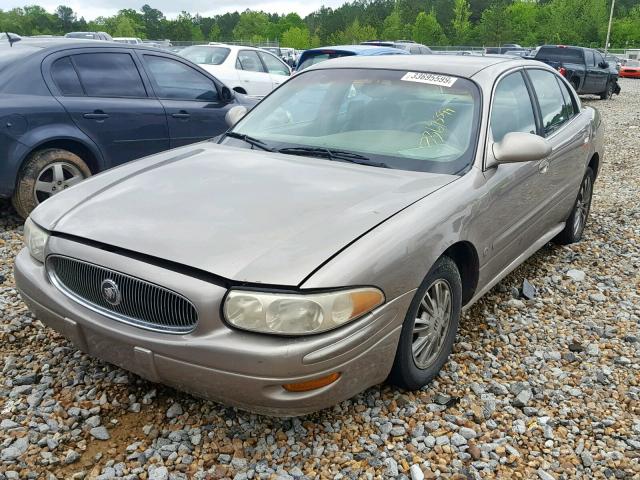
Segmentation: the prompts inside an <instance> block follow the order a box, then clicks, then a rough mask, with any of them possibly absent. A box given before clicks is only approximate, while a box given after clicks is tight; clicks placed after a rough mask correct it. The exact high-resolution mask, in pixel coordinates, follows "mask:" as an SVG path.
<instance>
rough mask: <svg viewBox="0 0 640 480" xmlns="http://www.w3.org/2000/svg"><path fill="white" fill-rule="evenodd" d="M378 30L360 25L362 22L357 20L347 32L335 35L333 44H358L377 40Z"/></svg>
mask: <svg viewBox="0 0 640 480" xmlns="http://www.w3.org/2000/svg"><path fill="white" fill-rule="evenodd" d="M376 36H377V35H376V29H375V28H373V27H372V26H371V25H360V21H359V20H358V19H357V18H356V19H355V20H354V21H353V23H352V24H351V25H349V26H348V27H347V28H346V30H345V31H343V32H342V31H341V32H337V33H335V34H334V35H333V36H332V37H331V38H332V41H331V43H335V44H343V45H347V44H358V43H360V42H364V41H366V40H371V39H373V38H376Z"/></svg>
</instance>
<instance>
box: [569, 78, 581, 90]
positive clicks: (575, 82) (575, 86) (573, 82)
mask: <svg viewBox="0 0 640 480" xmlns="http://www.w3.org/2000/svg"><path fill="white" fill-rule="evenodd" d="M571 86H572V87H573V89H574V90H575V91H576V92H577V91H578V89H579V88H580V80H579V79H577V78H573V79H572V80H571Z"/></svg>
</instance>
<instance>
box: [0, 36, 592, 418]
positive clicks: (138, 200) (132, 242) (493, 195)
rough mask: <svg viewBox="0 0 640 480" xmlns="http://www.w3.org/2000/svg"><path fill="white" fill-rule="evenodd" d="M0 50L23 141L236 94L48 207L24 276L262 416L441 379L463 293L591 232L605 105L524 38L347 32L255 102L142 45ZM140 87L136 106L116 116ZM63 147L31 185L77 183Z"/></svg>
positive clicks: (137, 144) (44, 305)
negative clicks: (590, 98)
mask: <svg viewBox="0 0 640 480" xmlns="http://www.w3.org/2000/svg"><path fill="white" fill-rule="evenodd" d="M361 47H362V48H377V47H365V46H361ZM21 49H22V50H21ZM7 50H10V49H7ZM89 50H91V52H89ZM395 50H396V51H398V52H400V51H401V50H399V49H395ZM18 52H22V53H18ZM89 53H91V54H90V55H89ZM27 54H28V55H27ZM230 54H231V52H229V54H228V55H230ZM83 55H85V56H84V57H83ZM96 55H100V56H101V57H100V58H96ZM256 55H257V58H258V59H260V58H261V57H260V55H259V53H258V54H256ZM0 58H2V60H1V61H2V62H4V65H7V62H8V61H15V60H16V58H18V59H19V60H18V65H15V66H13V65H12V66H11V68H9V69H7V68H2V66H0V85H2V88H3V95H4V91H5V90H4V89H8V94H9V95H13V94H14V93H15V92H20V93H19V94H20V102H19V103H18V102H15V103H14V104H12V106H11V108H10V109H7V110H4V111H3V112H7V113H4V115H9V117H5V118H4V121H3V125H4V124H10V125H11V127H7V128H4V127H3V131H2V132H3V133H2V134H3V135H4V137H5V138H8V137H11V138H12V139H14V140H15V141H14V140H12V142H13V143H12V145H14V148H15V145H16V142H18V143H21V142H22V141H24V142H25V143H26V144H29V145H33V144H34V143H37V142H33V141H31V140H30V136H29V135H30V133H31V132H32V131H38V130H46V128H45V126H44V125H39V123H41V122H44V121H48V122H49V123H50V124H51V122H50V118H51V116H52V115H60V116H65V115H66V116H68V117H69V118H71V119H73V121H74V122H75V123H76V124H79V125H82V124H84V123H85V122H88V123H89V125H90V127H89V128H96V129H98V128H101V127H103V126H105V125H107V126H108V127H107V128H106V135H109V138H108V140H107V142H106V144H107V145H109V146H112V147H113V148H114V149H116V150H115V151H114V153H113V155H112V156H111V157H110V158H111V159H112V160H114V161H115V163H119V162H120V161H121V160H122V159H123V158H124V156H126V155H127V154H128V153H129V152H130V150H131V149H135V148H140V149H143V148H146V147H145V145H147V143H157V142H162V141H164V142H165V146H166V145H169V146H172V145H173V143H172V142H173V133H172V128H176V129H177V130H176V135H177V137H178V139H179V141H180V142H183V143H189V142H191V141H192V140H194V138H193V137H192V129H191V128H188V127H185V128H184V129H183V127H184V124H182V123H181V122H183V121H188V118H185V117H184V116H183V114H182V113H181V112H182V110H183V109H184V111H185V113H187V112H189V113H191V112H194V113H195V112H200V111H201V110H206V109H217V111H220V112H222V111H224V110H228V112H227V114H226V119H227V121H228V123H229V125H230V127H231V128H230V130H228V131H227V132H226V133H225V134H224V135H222V136H220V137H219V138H218V139H217V140H216V141H210V142H202V143H198V144H194V145H186V146H182V147H181V148H177V149H173V150H170V151H167V152H164V153H160V154H156V155H152V156H149V157H146V158H144V159H141V160H138V161H135V162H131V163H129V164H127V165H123V166H121V167H120V168H117V169H112V170H110V171H108V172H105V173H103V174H102V175H99V176H95V177H93V178H90V179H88V180H87V181H84V182H82V183H81V184H79V185H76V186H73V188H70V189H67V190H66V191H64V192H63V193H61V194H59V195H55V196H54V197H53V198H51V199H50V200H48V201H47V202H45V203H43V204H41V205H39V206H38V207H37V208H36V209H35V210H34V211H33V212H32V213H31V215H30V217H29V218H28V220H27V222H26V223H25V244H26V247H25V248H24V249H23V250H22V251H21V252H20V254H19V255H18V256H17V259H16V265H15V279H16V285H17V287H18V289H19V291H20V292H21V295H22V298H23V299H24V301H25V302H26V303H27V304H28V305H29V307H30V308H31V310H32V311H33V312H34V314H35V315H36V316H37V318H38V319H39V320H41V321H42V322H44V323H45V324H47V325H49V326H50V327H51V328H54V329H56V330H57V331H59V332H60V333H61V334H62V335H64V336H66V337H67V338H68V339H70V340H71V341H72V342H73V343H74V344H75V345H76V346H77V347H78V348H79V349H81V350H82V351H83V352H85V353H87V354H90V355H93V356H96V357H100V358H102V359H104V360H105V361H108V362H111V363H113V364H115V365H119V366H120V367H122V368H125V369H127V370H130V371H132V372H135V373H136V374H138V375H141V376H143V377H145V378H148V379H150V380H152V381H154V382H162V383H165V384H168V385H172V386H174V387H176V388H179V389H183V390H186V391H189V392H191V393H194V394H196V395H200V396H203V397H207V398H210V399H212V400H215V401H220V402H224V403H227V404H231V405H235V406H238V407H240V408H244V409H248V410H252V411H257V412H260V413H265V414H270V415H274V414H275V415H284V416H291V415H299V414H304V413H308V412H311V411H314V410H318V409H321V408H324V407H328V406H331V405H333V404H335V403H336V402H340V401H342V400H345V399H347V398H349V397H351V396H353V395H355V394H357V393H358V392H360V391H362V390H364V389H365V388H367V387H369V386H372V385H374V384H376V383H379V382H382V381H385V380H389V381H390V382H392V383H393V384H395V385H398V386H400V387H402V388H404V389H410V390H414V389H420V388H422V387H423V386H424V385H425V384H427V383H428V382H430V381H431V380H432V379H433V378H435V377H436V376H437V375H438V372H439V371H440V369H441V368H442V367H443V365H444V364H445V362H446V361H447V358H448V356H449V353H450V352H451V350H452V347H453V344H454V342H455V339H456V332H457V329H458V325H459V321H460V317H461V312H462V310H463V309H465V308H468V307H470V306H471V305H473V304H474V302H476V301H477V300H478V299H479V298H481V297H482V296H483V295H484V293H485V292H487V291H488V290H489V289H490V288H492V287H493V286H494V285H495V284H496V283H497V282H498V281H500V280H501V279H502V278H504V277H505V276H506V275H507V274H509V273H510V272H511V271H512V270H513V269H515V268H516V267H517V266H518V265H519V264H521V263H522V262H523V261H525V260H526V259H527V258H528V257H529V256H531V255H532V254H533V253H535V252H536V251H537V250H538V249H539V248H540V247H542V246H543V245H545V244H547V243H548V242H549V241H551V240H553V241H555V242H557V243H559V244H568V243H573V242H577V241H579V240H580V239H581V237H582V235H583V231H584V229H585V224H586V222H587V219H588V215H589V210H590V204H591V198H592V192H593V186H594V182H595V181H596V179H597V176H598V172H599V170H600V168H601V164H602V162H603V157H602V155H603V141H604V138H603V131H604V129H603V126H602V121H601V118H600V116H599V114H598V113H597V111H596V110H595V109H593V108H590V107H584V106H582V105H581V103H580V99H579V97H578V96H577V95H576V92H575V91H574V89H573V87H572V86H571V85H570V83H569V82H568V80H567V78H565V77H564V76H562V75H561V74H560V73H559V72H558V71H557V70H556V69H554V68H552V67H551V66H549V65H546V64H544V63H542V62H539V61H534V60H524V59H520V58H515V57H506V56H462V55H457V56H456V55H451V56H435V55H420V56H406V55H355V54H352V55H347V56H346V57H343V58H338V59H335V60H331V61H324V62H319V63H316V64H314V65H310V66H308V68H304V69H302V70H301V71H299V73H297V74H296V75H294V76H292V77H291V79H290V80H288V81H287V82H286V83H284V84H283V85H282V86H281V87H280V88H278V89H276V90H275V91H274V92H273V93H272V94H270V95H269V96H267V97H266V98H264V99H263V100H262V101H261V102H260V103H258V104H257V105H256V106H255V107H254V108H253V109H251V110H250V111H248V112H247V110H248V107H247V106H245V105H239V104H238V102H239V100H238V99H239V98H242V97H237V96H236V97H233V96H231V95H230V90H229V89H227V90H226V91H225V89H224V88H225V87H221V86H220V84H219V83H218V82H217V80H215V79H213V78H212V77H210V76H209V75H208V74H206V73H205V72H204V71H202V70H200V69H199V68H198V67H195V66H192V64H190V63H188V62H187V60H185V59H178V58H176V57H175V56H174V55H171V54H169V53H164V54H160V53H158V51H157V50H151V49H145V48H144V47H139V46H125V45H122V46H120V47H119V48H116V47H114V46H112V45H106V46H104V45H103V46H91V47H85V44H83V45H77V46H75V47H73V48H71V47H69V46H65V47H64V48H61V47H59V46H58V47H55V48H52V47H47V48H44V47H36V46H29V45H23V46H21V47H20V48H18V47H15V46H14V48H13V49H12V50H10V53H9V54H7V53H6V52H4V51H3V57H0ZM114 64H117V68H118V72H119V73H118V75H117V76H116V75H114V74H113V71H112V70H110V69H111V68H112V67H111V65H114ZM41 65H42V72H43V73H42V75H36V74H35V73H34V72H38V71H39V68H40V66H41ZM7 71H9V73H7ZM185 71H187V72H189V73H188V75H187V77H188V79H189V80H188V81H186V80H185V76H184V72H185ZM27 73H29V75H27ZM118 77H119V78H118ZM105 78H109V79H110V80H113V79H115V80H116V81H115V82H114V83H113V84H112V83H110V82H104V81H101V80H103V79H105ZM124 87H126V93H127V97H128V98H127V99H126V100H124V101H119V95H120V94H121V93H122V92H121V89H123V88H124ZM27 92H28V93H27ZM94 95H95V96H94ZM185 97H186V98H185ZM5 98H8V97H5ZM114 99H115V101H114ZM185 101H186V102H187V103H186V104H185V103H184V102H185ZM58 102H62V103H63V105H64V107H61V106H60V105H59V104H58ZM5 104H6V101H5V99H3V101H2V102H0V105H3V107H1V108H4V105H5ZM130 104H134V108H135V109H136V110H137V111H138V114H137V115H142V116H144V121H141V122H140V123H135V122H136V118H134V117H133V116H130V117H118V118H117V121H116V122H113V121H112V120H114V118H115V117H114V116H116V115H120V114H121V113H122V114H124V115H127V112H129V110H127V109H128V108H130ZM154 105H156V106H158V107H159V108H158V109H157V110H156V109H155V108H156V107H155V106H154ZM231 106H233V107H232V108H229V107H231ZM163 108H164V109H166V111H167V112H168V113H169V112H174V113H169V114H168V115H166V116H165V115H164V113H163ZM14 112H19V113H18V114H16V113H14ZM194 113H191V114H192V115H193V114H194ZM12 115H13V116H12ZM87 115H88V116H87ZM167 121H168V122H169V129H168V132H167V133H160V131H158V130H156V128H158V126H159V125H161V124H165V125H166V123H165V122H167ZM62 123H63V124H64V125H66V124H65V123H64V122H62ZM67 123H69V122H67ZM32 124H35V125H32ZM99 124H100V127H99V126H98V125H99ZM56 125H57V124H56ZM120 125H122V126H123V128H127V131H126V132H120V133H119V136H116V135H115V133H116V129H118V128H120ZM40 126H41V127H43V128H38V127H40ZM172 126H173V127H172ZM56 128H57V127H56ZM163 135H167V136H168V137H169V138H168V139H166V140H164V137H163ZM87 136H88V135H87ZM59 148H61V147H60V146H56V147H55V148H54V149H53V151H54V152H55V150H57V149H59ZM87 148H88V147H87ZM47 155H54V153H51V149H48V150H47V152H45V153H44V154H42V155H41V157H39V158H40V159H41V161H42V163H37V164H36V165H37V166H40V165H44V164H45V163H44V162H46V161H47ZM6 157H7V156H6V155H5V154H4V152H2V154H0V158H6ZM27 158H30V157H27ZM65 162H66V163H62V162H61V165H60V168H53V169H52V171H51V174H50V175H51V176H49V177H47V178H44V179H37V178H36V176H35V175H36V174H35V173H34V172H36V171H37V170H38V169H37V168H31V169H28V175H30V177H29V178H31V182H32V183H31V184H30V185H31V187H32V188H33V186H34V185H35V186H36V188H38V185H40V186H42V187H43V188H45V187H46V188H47V189H49V191H51V189H52V188H53V187H54V186H58V185H67V184H68V183H69V182H70V180H71V178H72V177H69V179H67V177H66V176H65V175H64V172H65V171H66V170H65V168H64V165H65V164H66V165H76V164H75V163H74V162H73V161H66V160H65ZM29 165H32V164H31V163H30V164H29ZM78 170H80V173H82V169H80V168H78ZM56 171H58V173H59V172H62V174H60V175H61V176H58V177H56V175H57V174H56ZM2 173H3V175H2V176H0V178H3V179H4V178H5V176H4V172H2ZM69 175H71V173H69ZM58 181H59V182H61V183H58ZM65 182H66V183H65ZM74 183H75V182H74ZM21 201H22V200H19V202H18V205H21V204H20V202H21ZM23 211H24V210H23Z"/></svg>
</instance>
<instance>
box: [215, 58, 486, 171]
mask: <svg viewBox="0 0 640 480" xmlns="http://www.w3.org/2000/svg"><path fill="white" fill-rule="evenodd" d="M478 116H479V93H478V89H477V87H476V86H475V84H474V83H473V82H471V81H469V80H466V79H463V78H457V77H449V76H446V75H436V74H429V73H418V72H407V71H397V70H378V69H332V70H312V71H308V72H305V73H301V74H299V75H298V76H296V77H293V78H292V79H291V80H289V81H288V82H287V83H285V84H284V85H283V86H282V87H280V88H279V89H277V90H276V91H274V92H273V93H272V94H271V95H269V96H268V97H267V98H265V99H264V100H263V101H262V102H260V103H259V104H258V105H257V106H256V107H254V109H253V110H252V111H251V112H250V113H248V114H247V116H245V117H244V118H243V119H242V120H241V121H240V122H239V123H238V124H237V125H236V127H235V128H234V129H233V134H234V136H236V137H239V136H244V135H246V136H247V138H248V137H250V138H251V139H253V141H254V142H255V141H256V140H257V141H260V142H261V144H262V146H264V147H266V148H269V149H273V150H281V149H283V148H285V149H289V152H290V151H291V150H292V149H293V150H296V154H301V153H300V150H301V149H307V150H309V149H315V150H322V151H333V150H336V151H340V152H350V153H354V154H359V155H360V156H361V157H363V158H365V159H366V161H364V160H363V161H362V162H358V163H370V164H376V165H379V166H382V165H384V166H386V167H390V168H396V169H402V170H415V171H425V172H439V173H450V174H455V173H459V172H461V171H462V170H464V169H465V168H466V167H467V166H468V165H469V164H470V163H471V161H472V157H473V154H474V151H475V144H476V138H477V133H476V132H477V128H478ZM227 142H229V143H231V142H233V144H234V145H236V144H237V145H240V144H243V142H241V141H240V140H238V139H237V138H236V139H225V143H227ZM289 152H287V153H289ZM329 156H330V155H329Z"/></svg>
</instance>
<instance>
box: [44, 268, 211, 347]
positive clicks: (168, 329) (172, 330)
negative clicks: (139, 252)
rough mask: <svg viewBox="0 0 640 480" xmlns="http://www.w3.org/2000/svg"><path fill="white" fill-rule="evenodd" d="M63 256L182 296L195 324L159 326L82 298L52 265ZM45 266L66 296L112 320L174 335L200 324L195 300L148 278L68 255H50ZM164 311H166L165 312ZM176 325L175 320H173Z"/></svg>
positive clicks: (187, 331) (55, 283)
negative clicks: (67, 285) (144, 278)
mask: <svg viewBox="0 0 640 480" xmlns="http://www.w3.org/2000/svg"><path fill="white" fill-rule="evenodd" d="M56 257H57V258H62V259H65V260H71V261H74V262H77V263H79V264H82V265H83V266H84V267H85V268H87V267H94V268H99V269H104V270H110V271H112V272H114V273H117V274H119V275H122V276H123V277H125V278H126V279H128V280H129V281H131V280H135V281H137V282H140V283H141V284H142V286H143V288H144V289H145V290H147V291H149V290H151V289H152V288H153V289H160V290H161V291H162V292H163V293H165V294H172V295H175V296H177V297H180V298H181V299H183V300H184V301H185V302H187V303H188V304H189V305H191V306H192V307H193V310H194V312H195V314H196V319H195V322H194V323H193V325H190V326H189V328H184V327H177V326H169V325H167V326H159V325H158V324H153V323H150V322H146V321H144V320H139V319H136V318H133V317H130V316H128V315H121V314H118V313H115V312H113V311H110V310H107V309H105V308H103V307H101V306H100V305H96V304H94V303H92V302H90V301H87V300H85V299H84V298H82V297H81V296H79V295H78V294H76V293H75V292H73V291H72V290H70V289H69V288H68V287H66V286H65V285H64V283H63V282H62V280H61V279H60V278H59V277H58V275H57V274H56V272H55V268H52V266H51V265H50V262H51V260H53V259H54V258H56ZM45 268H46V272H47V276H48V277H49V280H50V281H51V283H52V284H53V285H54V286H55V287H56V288H57V289H58V290H60V292H62V293H63V294H64V295H65V296H67V297H69V298H70V299H71V300H73V301H75V302H76V303H79V304H80V305H82V306H83V307H85V308H88V309H89V310H91V311H93V312H95V313H98V314H100V315H103V316H105V317H108V318H110V319H112V320H115V321H117V322H121V323H124V324H127V325H131V326H133V327H137V328H141V329H144V330H149V331H152V332H157V333H168V334H173V335H184V334H188V333H191V332H193V331H194V330H195V329H196V327H197V325H198V320H199V315H198V310H197V308H196V306H195V305H194V304H193V302H191V301H190V300H189V299H188V298H186V297H185V296H184V295H181V294H179V293H178V292H175V291H173V290H169V289H167V288H165V287H162V286H160V285H156V284H155V283H151V282H148V281H146V280H143V279H141V278H138V277H132V276H131V275H128V274H126V273H123V272H120V271H117V270H112V269H110V268H108V267H104V266H101V265H96V264H93V263H90V262H86V261H84V260H79V259H77V258H73V257H69V256H66V255H49V256H48V257H47V258H46V262H45ZM143 308H144V309H145V310H146V311H148V312H149V313H151V311H150V310H148V309H147V308H148V307H147V306H146V305H143ZM163 313H164V312H163ZM172 323H173V324H174V325H175V322H172Z"/></svg>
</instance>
